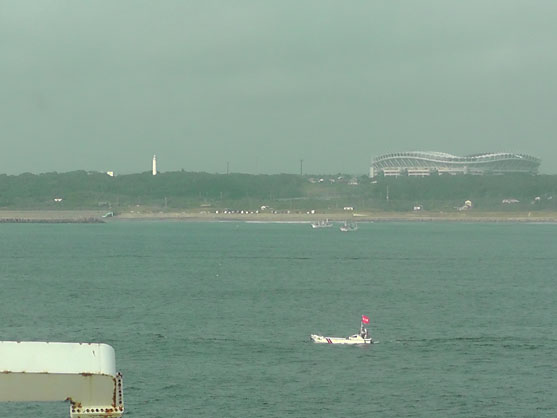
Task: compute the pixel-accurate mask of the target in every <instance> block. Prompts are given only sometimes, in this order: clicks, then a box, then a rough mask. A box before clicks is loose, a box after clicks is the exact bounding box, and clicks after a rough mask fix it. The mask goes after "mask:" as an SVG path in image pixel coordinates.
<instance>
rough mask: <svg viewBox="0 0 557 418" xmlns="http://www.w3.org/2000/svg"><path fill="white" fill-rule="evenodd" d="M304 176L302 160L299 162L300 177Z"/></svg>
mask: <svg viewBox="0 0 557 418" xmlns="http://www.w3.org/2000/svg"><path fill="white" fill-rule="evenodd" d="M303 175H304V160H300V177H301V176H303Z"/></svg>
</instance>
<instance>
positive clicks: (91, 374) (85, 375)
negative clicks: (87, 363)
mask: <svg viewBox="0 0 557 418" xmlns="http://www.w3.org/2000/svg"><path fill="white" fill-rule="evenodd" d="M80 374H81V376H83V377H90V376H93V373H88V372H83V373H80Z"/></svg>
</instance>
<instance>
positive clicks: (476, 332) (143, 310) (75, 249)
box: [0, 222, 557, 418]
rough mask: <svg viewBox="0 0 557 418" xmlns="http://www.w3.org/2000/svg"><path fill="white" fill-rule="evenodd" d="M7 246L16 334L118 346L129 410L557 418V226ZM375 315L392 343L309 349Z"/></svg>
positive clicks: (162, 225)
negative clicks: (312, 338) (320, 338)
mask: <svg viewBox="0 0 557 418" xmlns="http://www.w3.org/2000/svg"><path fill="white" fill-rule="evenodd" d="M0 237H1V239H0V282H1V293H0V294H1V304H0V314H1V318H2V328H1V329H2V338H1V339H2V340H38V341H41V340H50V341H91V342H106V343H108V344H110V345H112V346H113V347H114V348H115V350H116V364H117V368H118V370H120V371H121V372H122V373H123V374H124V396H125V404H126V410H127V412H126V416H130V417H161V418H162V417H186V416H188V417H190V416H191V417H283V416H292V417H311V416H316V417H317V416H319V417H322V416H328V417H348V416H357V417H367V416H377V417H413V416H416V417H422V416H423V417H555V416H557V365H556V363H557V348H556V347H557V320H556V318H557V292H556V276H557V225H553V224H461V223H374V224H361V225H360V229H359V231H357V232H355V233H341V232H340V231H339V230H338V229H337V228H334V229H329V230H312V229H311V228H310V226H309V225H307V224H247V223H182V222H112V223H107V224H100V225H43V224H26V225H22V224H19V225H16V224H0ZM361 314H367V315H368V316H369V317H370V319H371V325H370V330H371V333H372V336H373V337H374V338H375V339H376V340H379V341H380V343H379V344H376V345H373V346H368V347H342V346H329V345H317V344H312V343H310V342H309V334H310V333H323V334H327V335H333V336H346V335H349V334H351V333H354V332H356V331H357V329H358V328H359V324H360V323H359V320H360V316H361ZM0 416H5V417H7V416H10V417H11V418H14V417H15V418H18V417H21V418H23V417H25V418H28V417H30V416H32V417H37V416H40V417H49V418H50V417H52V418H56V417H69V406H68V405H67V404H64V403H52V404H50V403H49V404H11V403H10V404H6V403H4V404H0Z"/></svg>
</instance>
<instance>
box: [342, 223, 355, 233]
mask: <svg viewBox="0 0 557 418" xmlns="http://www.w3.org/2000/svg"><path fill="white" fill-rule="evenodd" d="M340 230H341V231H342V232H353V231H357V230H358V224H357V223H355V222H348V221H346V222H344V224H342V225H341V227H340Z"/></svg>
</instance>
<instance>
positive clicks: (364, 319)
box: [362, 315, 369, 324]
mask: <svg viewBox="0 0 557 418" xmlns="http://www.w3.org/2000/svg"><path fill="white" fill-rule="evenodd" d="M362 322H363V323H364V324H369V317H367V316H365V315H362Z"/></svg>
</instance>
